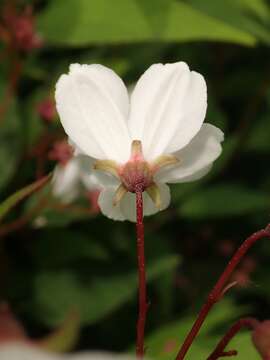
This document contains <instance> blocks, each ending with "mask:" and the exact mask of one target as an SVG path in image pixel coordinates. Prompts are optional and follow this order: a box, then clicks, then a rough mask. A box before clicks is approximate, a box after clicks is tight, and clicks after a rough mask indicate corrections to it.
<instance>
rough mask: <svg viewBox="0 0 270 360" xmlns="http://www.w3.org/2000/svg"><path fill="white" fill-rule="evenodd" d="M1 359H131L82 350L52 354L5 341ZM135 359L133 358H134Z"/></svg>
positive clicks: (0, 352) (1, 346) (1, 349)
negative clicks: (71, 353) (80, 351)
mask: <svg viewBox="0 0 270 360" xmlns="http://www.w3.org/2000/svg"><path fill="white" fill-rule="evenodd" d="M0 359H1V360H131V359H134V358H131V357H129V356H125V355H119V354H112V353H107V352H82V353H78V354H76V355H69V354H63V355H59V354H53V353H51V352H47V351H43V350H40V349H38V348H36V347H34V346H29V345H24V344H21V343H19V342H17V343H16V342H7V343H3V344H2V345H0ZM134 360H135V359H134Z"/></svg>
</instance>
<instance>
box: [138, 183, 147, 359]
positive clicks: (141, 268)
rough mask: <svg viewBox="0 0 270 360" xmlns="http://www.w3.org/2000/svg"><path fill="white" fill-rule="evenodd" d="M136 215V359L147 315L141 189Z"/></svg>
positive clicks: (139, 351) (141, 344)
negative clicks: (137, 286) (137, 303)
mask: <svg viewBox="0 0 270 360" xmlns="http://www.w3.org/2000/svg"><path fill="white" fill-rule="evenodd" d="M136 214H137V224H136V227H137V255H138V280H139V315H138V321H137V342H136V355H137V358H138V359H143V356H144V330H145V321H146V313H147V301H146V276H145V256H144V224H143V195H142V189H141V188H140V187H138V188H137V189H136Z"/></svg>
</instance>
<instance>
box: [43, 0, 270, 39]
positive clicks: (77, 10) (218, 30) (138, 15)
mask: <svg viewBox="0 0 270 360" xmlns="http://www.w3.org/2000/svg"><path fill="white" fill-rule="evenodd" d="M195 5H196V6H194V4H193V3H191V4H190V5H189V4H186V3H184V2H182V1H178V0H169V1H166V2H165V1H158V2H157V1H149V2H146V1H140V0H118V1H117V5H116V6H111V3H110V1H108V0H92V1H88V0H58V1H54V2H51V3H50V5H49V7H48V8H47V9H46V11H45V12H43V13H42V14H41V16H40V18H39V29H40V31H41V33H42V34H43V36H44V37H45V39H46V40H47V41H49V42H50V43H51V44H59V45H71V46H85V45H91V44H102V43H113V44H119V43H132V42H139V41H140V42H145V41H157V40H163V41H164V40H165V41H187V40H215V41H217V40H220V41H230V42H236V43H240V44H245V45H253V44H254V43H255V42H256V36H257V35H258V36H261V37H263V36H264V38H266V35H267V31H266V30H265V29H264V28H261V27H259V25H256V24H253V23H252V25H253V26H251V25H250V26H240V27H239V26H238V25H239V24H238V23H237V21H238V20H239V18H240V19H241V20H242V19H244V20H243V22H244V24H245V23H246V22H248V18H247V17H246V16H245V15H244V14H243V13H242V12H241V11H240V10H239V11H238V17H236V19H235V21H233V22H231V21H230V18H231V16H232V15H234V12H235V8H233V9H232V10H229V12H228V11H227V12H226V19H225V20H224V18H222V19H219V18H218V17H216V16H209V15H208V14H205V13H204V11H202V12H201V11H198V10H197V4H195ZM230 5H231V4H230ZM63 13H65V22H59V18H61V16H62V14H63ZM119 14H125V19H124V21H123V19H121V18H119V17H118V16H119ZM191 22H192V24H193V25H192V26H189V25H190V23H191ZM242 28H243V29H242ZM250 28H251V29H250ZM254 28H255V29H256V30H257V32H256V31H255V30H254ZM257 28H258V29H257ZM251 30H254V31H251ZM253 33H254V34H253ZM257 33H258V34H257ZM255 35H256V36H255Z"/></svg>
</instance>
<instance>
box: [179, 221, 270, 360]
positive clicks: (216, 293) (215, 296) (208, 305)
mask: <svg viewBox="0 0 270 360" xmlns="http://www.w3.org/2000/svg"><path fill="white" fill-rule="evenodd" d="M263 237H270V224H268V226H267V227H266V228H265V229H263V230H260V231H257V232H256V233H254V234H252V235H251V236H250V237H248V238H247V239H246V240H245V241H244V242H243V244H242V245H241V246H240V247H239V248H238V250H237V251H236V253H235V254H234V256H233V257H232V259H231V261H230V262H229V263H228V265H227V266H226V268H225V270H224V271H223V273H222V274H221V276H220V278H219V279H218V281H217V283H216V285H215V286H214V288H213V289H212V291H211V292H210V294H209V295H208V298H207V300H206V302H205V304H204V305H203V306H202V308H201V310H200V312H199V315H198V317H197V319H196V321H195V323H194V325H193V326H192V328H191V330H190V332H189V333H188V335H187V337H186V339H185V341H184V343H183V345H182V346H181V348H180V350H179V352H178V354H177V357H176V360H183V359H184V358H185V355H186V353H187V352H188V350H189V348H190V346H191V344H192V343H193V341H194V339H195V337H196V336H197V334H198V332H199V331H200V328H201V326H202V324H203V323H204V320H205V318H206V317H207V315H208V313H209V311H210V310H211V309H212V307H213V306H214V305H215V303H216V302H218V301H219V300H220V298H221V297H222V296H223V289H224V286H225V285H226V283H227V281H228V279H229V277H230V276H231V274H232V272H233V271H234V269H235V268H236V266H237V265H238V264H239V262H240V261H241V259H242V257H243V256H244V255H245V254H246V252H247V251H248V250H249V248H250V247H251V246H252V245H254V244H255V243H256V242H257V241H258V240H260V239H261V238H263Z"/></svg>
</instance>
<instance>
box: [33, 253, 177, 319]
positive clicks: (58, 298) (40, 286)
mask: <svg viewBox="0 0 270 360" xmlns="http://www.w3.org/2000/svg"><path fill="white" fill-rule="evenodd" d="M177 264H178V259H177V257H175V256H173V257H167V258H161V259H159V260H157V261H155V262H154V263H153V264H149V265H148V271H147V278H148V281H149V282H151V281H152V280H154V279H155V278H157V277H159V276H160V275H162V274H163V273H164V272H166V271H170V270H171V269H173V268H175V266H176V265H177ZM89 275H90V274H89ZM136 291H137V271H136V270H134V271H132V272H131V273H127V274H126V273H125V274H121V275H114V276H112V275H110V274H107V275H106V276H102V277H101V276H100V277H94V278H92V280H91V277H89V279H85V278H84V279H83V278H82V279H80V278H79V277H78V276H77V275H76V274H74V273H73V272H72V271H70V270H66V271H50V272H45V273H40V274H37V276H36V277H35V294H36V295H35V299H34V301H35V303H36V307H37V309H38V313H39V317H40V319H41V320H42V321H43V322H45V323H46V324H48V325H55V324H59V323H60V322H62V321H63V319H64V317H65V315H66V313H67V312H68V310H70V309H72V308H74V309H76V310H77V311H79V313H80V317H81V321H82V323H83V324H85V325H90V324H93V323H95V322H97V321H99V320H102V319H103V318H104V317H105V316H106V315H108V314H110V313H111V312H112V311H115V310H116V309H117V308H119V307H120V306H121V305H122V304H123V303H125V302H126V301H128V300H130V299H131V298H132V297H134V295H135V294H136ZM52 294H53V296H52Z"/></svg>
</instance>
